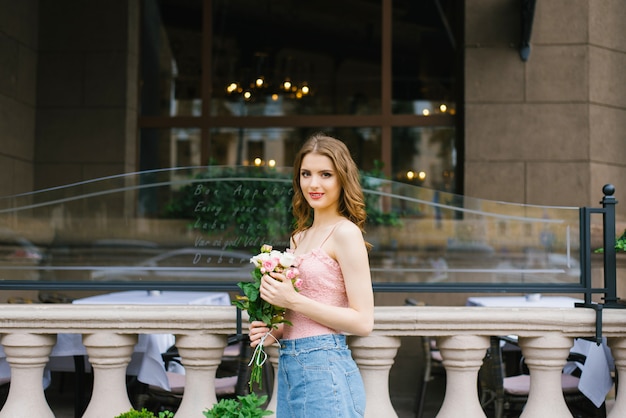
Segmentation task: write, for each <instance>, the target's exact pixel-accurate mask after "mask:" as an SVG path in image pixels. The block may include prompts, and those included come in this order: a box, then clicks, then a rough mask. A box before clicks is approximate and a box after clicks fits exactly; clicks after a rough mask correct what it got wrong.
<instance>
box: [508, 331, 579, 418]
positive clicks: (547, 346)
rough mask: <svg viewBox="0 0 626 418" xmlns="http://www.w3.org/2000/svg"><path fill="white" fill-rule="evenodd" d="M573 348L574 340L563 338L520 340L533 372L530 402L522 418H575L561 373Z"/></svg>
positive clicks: (557, 336)
mask: <svg viewBox="0 0 626 418" xmlns="http://www.w3.org/2000/svg"><path fill="white" fill-rule="evenodd" d="M573 344H574V340H573V339H572V338H569V337H564V336H562V335H546V336H543V337H532V338H520V339H519V345H520V347H521V348H522V353H523V354H524V358H525V361H526V364H527V365H528V369H529V370H530V392H529V394H528V402H527V403H526V406H525V407H524V412H522V415H520V418H533V417H539V416H542V417H551V418H571V416H572V414H571V413H570V411H569V409H568V408H567V404H566V403H565V398H564V397H563V389H562V388H561V373H563V366H565V362H566V361H567V356H568V355H569V351H570V349H571V348H572V345H573Z"/></svg>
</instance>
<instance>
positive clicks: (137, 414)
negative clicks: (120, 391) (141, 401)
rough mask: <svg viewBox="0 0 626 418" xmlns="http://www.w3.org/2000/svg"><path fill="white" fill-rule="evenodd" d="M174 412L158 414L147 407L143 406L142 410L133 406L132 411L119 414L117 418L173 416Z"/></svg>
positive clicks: (169, 417)
mask: <svg viewBox="0 0 626 418" xmlns="http://www.w3.org/2000/svg"><path fill="white" fill-rule="evenodd" d="M173 417H174V413H173V412H170V411H162V412H159V414H158V415H154V413H153V412H152V411H148V410H147V409H146V408H142V409H141V410H140V411H138V410H136V409H134V408H131V409H130V411H127V412H124V413H122V414H120V415H117V416H116V417H115V418H173Z"/></svg>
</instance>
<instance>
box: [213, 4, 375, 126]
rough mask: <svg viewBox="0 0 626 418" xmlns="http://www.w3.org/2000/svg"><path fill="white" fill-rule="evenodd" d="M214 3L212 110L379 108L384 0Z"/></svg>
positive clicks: (245, 112)
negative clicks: (278, 3) (382, 1)
mask: <svg viewBox="0 0 626 418" xmlns="http://www.w3.org/2000/svg"><path fill="white" fill-rule="evenodd" d="M213 5H214V6H213V28H214V33H213V38H214V41H213V69H212V83H213V88H212V92H213V95H214V97H213V98H212V106H211V107H212V114H214V115H231V116H247V115H254V116H263V115H264V116H277V115H302V114H316V115H323V114H371V113H380V90H381V87H380V86H381V82H380V76H381V53H380V49H381V35H380V24H381V0H361V1H358V2H356V4H355V3H354V2H348V3H342V2H336V1H334V2H331V1H328V0H320V1H315V2H281V3H280V5H275V3H261V4H259V3H256V2H251V1H249V0H214V1H213ZM243 103H245V104H246V105H245V106H243Z"/></svg>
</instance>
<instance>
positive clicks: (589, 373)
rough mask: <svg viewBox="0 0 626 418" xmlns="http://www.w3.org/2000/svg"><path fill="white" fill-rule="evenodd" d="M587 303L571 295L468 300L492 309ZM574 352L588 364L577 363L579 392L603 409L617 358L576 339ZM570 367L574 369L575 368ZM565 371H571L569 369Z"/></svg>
mask: <svg viewBox="0 0 626 418" xmlns="http://www.w3.org/2000/svg"><path fill="white" fill-rule="evenodd" d="M578 302H580V303H582V302H584V301H583V300H582V299H575V298H571V297H567V296H542V295H532V296H529V297H526V296H484V297H470V298H468V299H467V305H468V306H490V307H515V308H522V307H523V308H528V307H541V308H573V307H574V304H575V303H578ZM570 351H571V352H574V353H579V354H583V355H584V356H585V357H586V360H585V364H576V365H577V366H578V367H579V368H580V370H581V375H580V381H579V382H578V389H579V390H580V391H581V392H582V393H583V394H584V395H585V396H586V397H587V398H589V400H590V401H592V402H593V403H594V405H596V407H600V405H602V403H603V402H604V400H605V399H606V395H607V394H608V393H609V391H610V390H611V388H612V387H613V378H612V377H611V371H612V370H613V369H614V367H615V364H614V362H613V356H612V355H611V350H610V349H609V348H608V346H607V345H606V339H604V343H603V344H600V345H598V344H596V343H595V342H592V341H588V340H584V339H581V338H576V339H575V340H574V346H573V347H572V349H571V350H570ZM569 368H572V367H571V365H570V366H569ZM565 371H566V372H567V371H568V366H566V369H565Z"/></svg>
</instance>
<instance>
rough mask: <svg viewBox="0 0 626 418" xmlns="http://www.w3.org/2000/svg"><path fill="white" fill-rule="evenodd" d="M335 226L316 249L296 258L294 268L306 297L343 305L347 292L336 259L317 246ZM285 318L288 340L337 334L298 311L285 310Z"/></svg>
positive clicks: (285, 336) (285, 332) (284, 328)
mask: <svg viewBox="0 0 626 418" xmlns="http://www.w3.org/2000/svg"><path fill="white" fill-rule="evenodd" d="M339 223H341V222H339ZM335 228H336V226H335ZM335 228H333V229H332V231H331V232H330V234H329V235H328V237H326V239H324V241H323V242H322V244H321V245H320V248H316V249H313V250H311V251H310V252H308V253H306V254H303V255H301V256H300V257H298V260H299V264H298V270H299V271H300V278H301V279H302V282H301V284H300V288H299V289H300V293H302V294H303V295H305V296H306V297H309V298H311V299H314V300H316V301H319V302H322V303H324V304H327V305H332V306H341V307H347V306H348V295H347V294H346V286H345V283H344V281H343V274H342V273H341V267H340V266H339V263H337V261H335V260H334V259H333V258H331V257H330V256H329V255H328V254H326V252H325V251H324V250H322V249H321V247H322V245H324V243H325V242H326V240H327V239H328V238H329V237H330V235H332V233H333V231H334V230H335ZM285 319H286V320H288V321H290V322H291V323H292V324H293V326H290V325H288V324H285V326H284V327H283V338H284V339H288V340H291V339H296V338H304V337H314V336H316V335H322V334H337V333H338V331H336V330H334V329H332V328H329V327H327V326H325V325H322V324H320V323H318V322H315V321H313V320H312V319H310V318H308V317H306V316H304V315H302V314H301V313H299V312H294V311H291V310H287V312H286V314H285Z"/></svg>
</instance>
